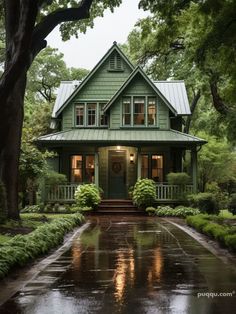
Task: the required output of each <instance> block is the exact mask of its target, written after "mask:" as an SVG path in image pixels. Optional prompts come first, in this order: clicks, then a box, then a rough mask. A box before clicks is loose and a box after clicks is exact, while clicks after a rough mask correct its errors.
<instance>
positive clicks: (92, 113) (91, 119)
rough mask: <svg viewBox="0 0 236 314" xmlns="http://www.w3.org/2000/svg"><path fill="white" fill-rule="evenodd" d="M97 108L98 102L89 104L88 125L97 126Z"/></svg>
mask: <svg viewBox="0 0 236 314" xmlns="http://www.w3.org/2000/svg"><path fill="white" fill-rule="evenodd" d="M96 109H97V104H96V103H93V104H89V103H88V104H87V119H88V120H87V121H88V126H95V125H96Z"/></svg>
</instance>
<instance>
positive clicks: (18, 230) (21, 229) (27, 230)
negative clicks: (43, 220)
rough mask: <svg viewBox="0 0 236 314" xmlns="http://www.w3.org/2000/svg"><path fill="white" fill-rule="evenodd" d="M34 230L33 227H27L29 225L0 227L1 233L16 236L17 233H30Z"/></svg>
mask: <svg viewBox="0 0 236 314" xmlns="http://www.w3.org/2000/svg"><path fill="white" fill-rule="evenodd" d="M33 230H34V229H33V228H27V227H16V228H5V227H0V234H5V235H12V236H14V235H17V234H28V233H30V232H32V231H33Z"/></svg>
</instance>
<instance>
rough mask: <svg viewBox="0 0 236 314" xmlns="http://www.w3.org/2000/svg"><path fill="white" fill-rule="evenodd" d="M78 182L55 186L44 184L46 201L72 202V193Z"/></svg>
mask: <svg viewBox="0 0 236 314" xmlns="http://www.w3.org/2000/svg"><path fill="white" fill-rule="evenodd" d="M77 186H78V184H73V183H72V184H61V185H57V186H56V187H52V186H46V188H45V201H46V202H73V201H74V194H75V190H76V188H77Z"/></svg>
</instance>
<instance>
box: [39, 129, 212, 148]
mask: <svg viewBox="0 0 236 314" xmlns="http://www.w3.org/2000/svg"><path fill="white" fill-rule="evenodd" d="M37 142H38V143H40V144H42V145H44V144H45V145H47V144H49V145H50V143H51V144H54V143H55V144H56V143H68V144H69V143H84V144H86V143H87V144H91V143H95V144H98V143H103V144H117V145H118V144H127V145H128V144H133V143H140V144H141V143H142V144H145V143H149V144H150V143H162V144H165V143H176V144H177V143H181V144H195V145H202V144H205V143H206V141H205V140H203V139H201V138H198V137H195V136H192V135H189V134H185V133H181V132H178V131H175V130H157V129H156V130H155V129H150V130H147V129H145V130H144V129H119V130H111V129H91V128H90V129H72V130H68V131H63V132H57V133H52V134H49V135H44V136H41V137H39V138H38V140H37Z"/></svg>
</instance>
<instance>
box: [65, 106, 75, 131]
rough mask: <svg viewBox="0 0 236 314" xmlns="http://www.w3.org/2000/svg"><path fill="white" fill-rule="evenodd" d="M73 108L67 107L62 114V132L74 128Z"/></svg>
mask: <svg viewBox="0 0 236 314" xmlns="http://www.w3.org/2000/svg"><path fill="white" fill-rule="evenodd" d="M73 119H74V112H73V106H72V105H69V106H67V107H66V108H65V109H64V110H63V113H62V130H63V131H64V130H69V129H71V128H72V127H73V126H74V121H73Z"/></svg>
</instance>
